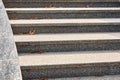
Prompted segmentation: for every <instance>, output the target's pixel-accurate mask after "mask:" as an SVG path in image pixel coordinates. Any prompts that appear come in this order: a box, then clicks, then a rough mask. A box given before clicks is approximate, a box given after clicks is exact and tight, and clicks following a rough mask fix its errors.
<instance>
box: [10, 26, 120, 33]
mask: <svg viewBox="0 0 120 80" xmlns="http://www.w3.org/2000/svg"><path fill="white" fill-rule="evenodd" d="M12 29H13V33H14V34H29V32H30V31H35V34H40V33H85V32H120V26H119V25H102V26H101V25H93V26H90V25H88V26H87V25H86V26H32V25H31V26H19V27H17V26H14V25H13V26H12Z"/></svg>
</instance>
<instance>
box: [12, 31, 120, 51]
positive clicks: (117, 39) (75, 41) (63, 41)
mask: <svg viewBox="0 0 120 80" xmlns="http://www.w3.org/2000/svg"><path fill="white" fill-rule="evenodd" d="M14 38H15V41H16V45H17V49H18V51H19V52H22V53H24V52H26V53H29V52H31V53H35V52H64V51H89V50H119V49H120V47H119V45H120V33H119V32H117V33H74V34H72V33H69V34H39V35H15V36H14Z"/></svg>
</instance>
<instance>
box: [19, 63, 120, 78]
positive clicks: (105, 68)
mask: <svg viewBox="0 0 120 80" xmlns="http://www.w3.org/2000/svg"><path fill="white" fill-rule="evenodd" d="M21 69H22V74H23V78H24V80H27V79H39V78H63V77H80V76H104V75H115V74H120V63H119V62H118V63H97V64H80V65H79V64H78V65H77V64H76V65H75V64H73V65H56V66H52V65H51V66H50V65H49V66H42V67H40V66H32V67H30V66H29V67H24V66H22V67H21Z"/></svg>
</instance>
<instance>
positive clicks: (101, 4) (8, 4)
mask: <svg viewBox="0 0 120 80" xmlns="http://www.w3.org/2000/svg"><path fill="white" fill-rule="evenodd" d="M4 3H5V7H9V8H10V7H11V8H14V7H18V8H21V7H24V8H26V7H32V8H33V7H46V8H48V7H120V3H119V2H70V3H69V2H67V3H65V2H4Z"/></svg>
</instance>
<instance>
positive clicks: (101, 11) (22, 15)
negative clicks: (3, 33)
mask: <svg viewBox="0 0 120 80" xmlns="http://www.w3.org/2000/svg"><path fill="white" fill-rule="evenodd" d="M6 10H7V12H8V15H9V18H10V19H65V18H69V19H70V18H76V19H77V18H120V15H119V14H120V8H6Z"/></svg>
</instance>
